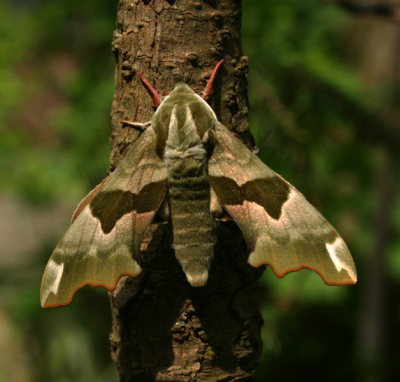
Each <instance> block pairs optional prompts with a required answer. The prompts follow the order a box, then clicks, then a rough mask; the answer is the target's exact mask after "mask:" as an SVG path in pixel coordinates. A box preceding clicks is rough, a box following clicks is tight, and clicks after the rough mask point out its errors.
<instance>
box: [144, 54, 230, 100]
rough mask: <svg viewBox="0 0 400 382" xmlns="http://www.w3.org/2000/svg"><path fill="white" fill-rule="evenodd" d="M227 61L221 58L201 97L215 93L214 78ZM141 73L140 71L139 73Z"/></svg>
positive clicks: (205, 97)
mask: <svg viewBox="0 0 400 382" xmlns="http://www.w3.org/2000/svg"><path fill="white" fill-rule="evenodd" d="M224 62H225V60H221V61H220V62H218V64H217V66H216V67H215V68H214V71H213V72H212V74H211V77H210V79H209V80H208V83H207V86H206V90H204V93H203V95H202V96H201V98H203V99H208V98H210V97H211V96H212V94H213V93H214V87H213V86H214V80H215V77H216V75H217V71H218V68H219V67H220V66H221V65H222V64H223V63H224ZM139 74H140V73H139Z"/></svg>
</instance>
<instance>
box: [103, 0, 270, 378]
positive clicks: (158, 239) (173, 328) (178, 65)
mask: <svg viewBox="0 0 400 382" xmlns="http://www.w3.org/2000/svg"><path fill="white" fill-rule="evenodd" d="M240 25H241V2H240V1H238V0H236V1H235V0H219V1H217V0H209V1H206V0H203V1H201V0H198V1H189V0H186V1H185V0H176V1H173V0H170V1H166V0H150V1H145V0H143V1H140V0H130V1H127V0H120V2H119V6H118V15H117V30H116V31H115V33H114V41H113V44H112V47H113V52H114V54H115V57H116V60H117V66H116V71H115V83H116V85H115V86H116V90H115V96H114V102H113V107H112V121H113V133H112V135H111V138H110V142H111V147H112V154H111V170H113V169H115V167H116V166H117V165H118V164H119V163H120V161H121V160H122V159H123V157H124V156H125V154H126V152H127V150H128V148H129V146H130V144H131V143H132V142H133V141H134V140H136V139H137V137H138V135H139V131H137V130H135V129H133V128H130V127H127V126H126V125H125V126H122V124H121V123H120V122H119V120H120V119H126V120H129V121H136V122H147V121H149V120H150V118H151V116H152V115H153V113H154V108H153V106H152V99H151V97H150V96H149V94H148V92H147V90H146V89H145V88H144V86H143V85H142V83H141V82H140V79H139V76H137V72H143V74H144V76H145V78H147V80H148V81H149V82H150V83H151V84H152V85H153V86H154V88H155V89H156V90H157V91H158V92H159V93H160V94H161V95H162V96H165V95H167V94H168V93H169V92H170V91H171V90H172V89H173V88H174V85H175V84H176V83H177V82H186V83H187V84H189V86H190V87H191V88H192V89H193V90H195V91H196V92H197V93H198V94H201V93H202V92H203V90H204V88H205V84H206V82H207V80H208V78H209V76H210V75H211V72H212V70H213V68H214V66H215V64H216V63H217V62H218V61H219V60H220V59H222V58H225V60H226V63H225V64H224V65H223V67H221V69H220V71H219V73H218V78H217V80H216V83H215V91H214V96H213V99H212V100H211V104H212V106H213V108H214V110H215V112H216V115H217V117H218V118H219V120H220V121H221V122H222V123H223V124H225V125H226V126H227V127H229V128H230V129H231V130H233V131H235V132H237V133H238V134H239V136H240V137H241V138H242V139H243V140H244V142H245V143H246V144H248V146H249V147H252V138H251V135H250V133H249V131H248V122H247V114H248V103H247V93H246V73H247V70H248V63H247V58H246V57H243V56H242V55H241V54H242V49H241V42H240ZM169 229H170V228H169V227H168V225H166V226H164V225H163V226H158V227H157V226H151V229H150V230H149V231H150V232H149V233H148V234H147V235H146V239H145V240H144V242H143V245H142V255H141V265H142V268H143V272H142V273H141V274H140V275H139V276H137V277H136V278H133V279H132V278H126V279H124V280H121V282H120V283H119V286H118V288H117V290H116V291H115V292H114V293H113V294H112V295H111V304H112V314H113V328H112V333H111V336H110V339H111V346H112V357H113V359H114V361H115V363H116V364H117V368H118V372H119V375H120V379H121V381H124V382H125V381H252V380H254V376H255V368H256V365H257V363H258V361H259V358H260V355H261V347H262V344H261V339H260V328H261V325H262V318H261V316H260V312H259V308H258V303H257V299H256V288H255V286H256V282H257V279H258V277H259V276H260V275H261V273H262V269H255V268H253V267H251V266H250V265H249V264H248V263H247V261H246V260H247V251H246V244H245V241H244V239H243V236H242V234H241V232H240V230H239V228H238V227H237V226H236V225H235V224H234V223H232V222H227V223H223V224H221V225H220V226H219V228H218V242H217V245H216V251H215V259H214V261H213V264H212V267H211V271H210V277H209V281H208V283H207V285H206V286H205V287H202V288H192V287H191V286H190V285H189V283H188V282H187V281H186V277H185V275H184V273H183V271H182V268H181V266H180V265H179V263H178V262H177V260H176V259H175V255H174V252H173V250H172V249H171V239H170V237H171V235H170V232H169Z"/></svg>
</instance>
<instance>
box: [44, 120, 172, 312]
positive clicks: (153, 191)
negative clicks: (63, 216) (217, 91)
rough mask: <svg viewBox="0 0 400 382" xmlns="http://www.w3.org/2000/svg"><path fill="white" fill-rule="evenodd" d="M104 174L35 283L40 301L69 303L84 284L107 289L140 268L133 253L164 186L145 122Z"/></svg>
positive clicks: (163, 173) (164, 178)
mask: <svg viewBox="0 0 400 382" xmlns="http://www.w3.org/2000/svg"><path fill="white" fill-rule="evenodd" d="M106 180H107V181H106V182H105V184H102V187H101V189H100V190H97V193H96V195H95V196H94V197H93V194H92V195H91V194H89V196H88V197H89V199H90V200H89V202H88V203H86V204H85V205H82V203H83V202H81V205H82V210H81V211H80V213H79V214H78V216H77V217H76V220H75V221H74V223H73V224H72V225H71V226H70V228H69V229H68V231H67V232H66V234H65V235H64V237H63V238H62V239H61V241H60V243H59V244H58V245H57V247H56V249H55V250H54V252H53V254H52V255H51V257H50V260H49V262H48V264H47V267H46V270H45V273H44V275H43V280H42V287H41V302H42V306H43V307H46V308H47V307H56V306H60V305H67V304H69V303H71V301H72V298H73V296H74V294H75V293H76V292H77V291H78V290H79V289H81V288H82V287H84V286H85V285H92V286H103V287H105V288H107V289H109V290H113V289H115V288H116V285H117V282H118V280H119V278H120V277H121V276H123V275H130V276H135V275H137V274H138V273H139V272H140V271H141V268H140V266H139V264H138V263H137V262H136V261H135V260H134V258H135V256H137V255H138V254H139V250H140V243H141V241H142V238H143V235H144V234H145V232H146V230H147V228H148V227H149V225H150V224H151V221H152V219H153V217H154V215H155V213H156V211H157V209H158V207H159V206H160V204H161V202H162V200H163V199H164V197H165V193H166V189H167V174H166V168H165V165H164V162H163V160H162V159H161V158H160V157H159V156H157V154H156V152H155V145H154V132H153V130H152V129H151V127H150V128H148V129H147V130H146V131H145V132H144V133H143V134H142V136H141V137H140V138H139V139H138V141H137V142H135V144H134V145H133V147H132V148H131V150H130V151H129V153H128V154H127V156H126V158H125V159H124V160H123V161H122V162H121V164H120V166H119V167H118V168H117V169H116V170H115V171H114V173H113V174H111V175H110V176H109V177H108V178H106ZM95 190H96V189H95ZM92 193H93V192H92ZM84 200H86V198H85V199H84ZM132 255H133V257H132Z"/></svg>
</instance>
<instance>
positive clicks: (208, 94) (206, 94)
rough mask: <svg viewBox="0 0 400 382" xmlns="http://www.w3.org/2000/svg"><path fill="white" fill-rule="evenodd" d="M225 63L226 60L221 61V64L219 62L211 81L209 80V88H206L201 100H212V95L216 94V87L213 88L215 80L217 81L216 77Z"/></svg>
mask: <svg viewBox="0 0 400 382" xmlns="http://www.w3.org/2000/svg"><path fill="white" fill-rule="evenodd" d="M224 62H225V60H221V61H220V62H218V64H217V66H216V67H215V68H214V71H213V72H212V74H211V77H210V79H209V80H208V83H207V86H206V90H204V93H203V95H202V96H201V98H203V99H208V98H210V97H211V95H212V94H213V92H214V87H213V86H214V80H215V77H216V75H217V71H218V68H219V67H220V66H221V65H222V64H223V63H224Z"/></svg>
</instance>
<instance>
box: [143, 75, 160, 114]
mask: <svg viewBox="0 0 400 382" xmlns="http://www.w3.org/2000/svg"><path fill="white" fill-rule="evenodd" d="M138 74H139V77H140V79H141V80H142V82H143V83H144V84H145V86H146V87H147V89H148V90H149V92H150V93H151V94H152V95H153V103H154V106H155V107H159V106H160V105H161V102H162V100H161V97H160V95H159V94H158V93H157V92H156V91H155V90H154V88H153V86H151V85H150V83H149V82H148V81H147V80H146V79H145V78H144V77H143V74H142V73H138Z"/></svg>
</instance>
